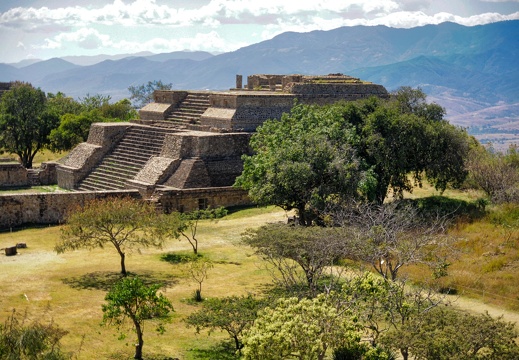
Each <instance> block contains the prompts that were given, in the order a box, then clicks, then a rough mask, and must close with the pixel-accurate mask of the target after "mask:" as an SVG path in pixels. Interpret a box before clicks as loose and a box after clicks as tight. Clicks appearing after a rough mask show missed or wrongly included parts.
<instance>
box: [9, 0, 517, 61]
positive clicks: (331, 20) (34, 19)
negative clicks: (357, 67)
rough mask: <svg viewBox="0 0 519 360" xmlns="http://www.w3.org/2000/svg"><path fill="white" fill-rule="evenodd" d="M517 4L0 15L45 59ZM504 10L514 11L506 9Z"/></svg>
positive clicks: (208, 46) (217, 4) (491, 15)
mask: <svg viewBox="0 0 519 360" xmlns="http://www.w3.org/2000/svg"><path fill="white" fill-rule="evenodd" d="M0 1H2V0H0ZM458 1H459V2H458ZM483 1H485V2H486V4H485V3H484V2H483ZM451 2H452V6H450V5H451ZM40 3H41V2H40ZM85 3H87V2H86V1H81V4H85ZM490 3H493V4H492V5H490ZM517 3H519V0H510V1H504V0H503V1H501V0H480V1H474V0H441V1H440V0H312V1H295V0H281V1H280V0H200V1H194V0H177V1H165V0H109V2H108V3H107V2H102V1H93V2H92V4H95V5H89V6H88V7H87V6H73V5H65V6H63V5H61V4H74V0H70V1H68V2H67V1H65V0H61V1H59V2H57V3H55V4H54V2H53V4H54V5H53V6H54V7H52V8H51V7H50V6H51V5H48V6H44V7H39V8H35V7H27V8H23V7H16V8H11V9H9V10H7V11H5V12H3V13H0V38H2V36H3V37H4V38H5V39H7V37H9V38H10V39H15V40H13V41H12V42H11V43H12V44H11V48H16V49H18V50H19V53H22V50H23V49H24V48H23V47H22V46H21V45H18V46H17V41H20V42H22V41H23V45H25V47H26V48H27V49H37V50H38V51H39V52H40V53H41V55H40V53H39V54H38V55H39V56H40V57H45V56H48V55H49V54H50V55H51V56H63V54H66V55H70V54H72V53H74V54H77V53H84V52H87V53H94V52H95V50H98V51H97V52H98V53H99V52H104V53H113V52H115V51H119V50H122V51H124V52H127V51H128V49H132V50H135V51H145V50H147V51H153V52H157V51H174V50H184V49H189V50H206V51H219V52H221V51H232V50H235V49H237V48H239V47H241V46H246V45H249V44H251V43H252V42H256V41H258V40H266V39H270V38H272V37H273V36H275V35H278V34H280V33H283V32H286V31H297V32H308V31H312V30H330V29H334V28H338V27H341V26H354V25H366V26H373V25H387V26H391V27H400V28H409V27H414V26H421V25H426V24H438V23H441V22H445V21H452V22H456V23H459V24H462V25H468V26H472V25H478V24H487V23H490V22H496V21H503V20H511V19H519V7H518V6H517V5H516V4H517ZM179 4H185V5H186V7H182V6H181V5H179ZM472 4H474V6H469V5H472ZM481 4H483V5H484V6H482V7H481V9H482V8H485V9H487V10H488V9H489V8H490V9H491V10H490V11H491V12H485V11H480V12H479V13H478V10H477V9H476V5H480V6H481ZM501 8H503V9H507V10H506V11H502V13H499V12H498V10H499V9H501ZM467 9H470V11H467ZM510 9H511V10H510ZM463 11H464V12H463ZM514 11H516V12H514ZM461 12H463V14H464V16H461V15H460V14H461ZM510 12H512V13H510ZM4 42H5V41H4ZM35 44H36V45H35ZM82 50H84V52H83V51H82ZM23 54H24V55H26V54H27V53H26V51H23Z"/></svg>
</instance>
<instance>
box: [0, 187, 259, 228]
mask: <svg viewBox="0 0 519 360" xmlns="http://www.w3.org/2000/svg"><path fill="white" fill-rule="evenodd" d="M109 196H131V197H133V198H137V199H141V198H142V196H141V194H140V193H139V192H138V191H137V190H120V191H81V192H62V193H40V194H6V195H0V209H2V211H1V213H0V230H5V229H9V228H11V227H17V226H21V225H27V224H39V225H47V224H48V225H53V224H60V223H62V222H64V220H65V216H66V213H67V211H68V209H70V208H71V207H72V206H75V205H78V204H84V203H85V202H86V201H89V200H93V199H100V198H106V197H109ZM153 198H154V199H158V200H157V201H158V204H159V205H161V206H162V209H163V210H164V211H165V212H168V213H169V212H172V211H186V212H187V211H193V210H197V209H199V208H205V207H208V206H210V207H211V208H217V207H220V206H224V207H228V206H236V205H249V204H251V201H250V200H249V198H248V196H247V192H246V191H244V190H240V189H235V188H232V187H220V188H205V189H182V190H181V189H165V190H157V191H156V193H155V194H154V196H153Z"/></svg>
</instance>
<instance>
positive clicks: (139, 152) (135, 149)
mask: <svg viewBox="0 0 519 360" xmlns="http://www.w3.org/2000/svg"><path fill="white" fill-rule="evenodd" d="M161 150H162V147H161V148H146V147H144V146H132V144H124V145H121V146H118V147H117V148H116V149H115V150H114V151H113V152H112V154H125V155H132V154H135V156H137V157H148V158H149V157H151V156H153V155H158V154H160V151H161Z"/></svg>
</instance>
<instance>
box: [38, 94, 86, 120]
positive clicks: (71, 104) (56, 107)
mask: <svg viewBox="0 0 519 360" xmlns="http://www.w3.org/2000/svg"><path fill="white" fill-rule="evenodd" d="M47 98H48V106H49V110H50V111H51V112H54V113H55V114H57V115H59V116H60V117H61V116H62V115H65V114H75V115H78V114H79V113H81V112H82V111H83V110H84V109H83V105H81V104H80V103H79V102H78V101H76V100H74V99H73V98H71V97H69V96H66V95H65V94H64V93H62V92H58V93H56V94H52V93H48V94H47Z"/></svg>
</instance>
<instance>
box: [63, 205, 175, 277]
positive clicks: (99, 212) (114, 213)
mask: <svg viewBox="0 0 519 360" xmlns="http://www.w3.org/2000/svg"><path fill="white" fill-rule="evenodd" d="M160 218H161V217H160V216H159V214H157V212H156V210H155V207H154V206H153V205H152V204H149V203H147V202H145V201H142V200H136V199H132V198H110V197H109V198H105V199H96V200H92V201H89V202H87V203H86V204H85V205H84V206H81V205H78V206H76V207H74V208H73V209H71V210H70V211H69V213H68V216H67V218H66V225H64V227H63V228H62V232H61V240H60V241H59V242H58V243H57V244H56V246H55V250H56V251H57V252H58V253H63V252H65V251H68V250H76V249H81V248H87V249H93V248H98V247H99V248H103V247H104V246H105V245H112V246H113V247H114V248H115V249H116V250H117V253H118V254H119V256H120V259H121V274H123V275H126V274H127V272H126V265H125V258H126V252H127V251H128V250H131V249H133V248H137V247H149V246H154V247H161V246H162V244H163V243H164V241H165V239H166V232H165V231H164V230H163V228H162V224H161V222H160V221H158V219H160Z"/></svg>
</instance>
